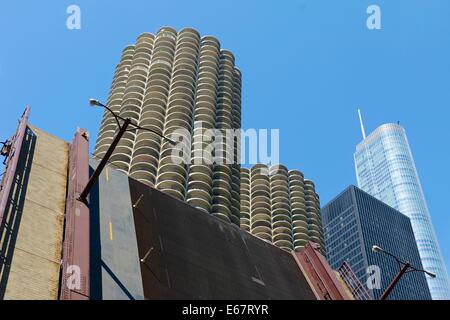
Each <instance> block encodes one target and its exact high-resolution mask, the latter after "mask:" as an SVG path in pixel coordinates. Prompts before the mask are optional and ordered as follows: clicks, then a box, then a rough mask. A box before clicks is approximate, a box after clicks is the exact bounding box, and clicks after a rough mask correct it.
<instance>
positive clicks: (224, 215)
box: [211, 204, 231, 222]
mask: <svg viewBox="0 0 450 320" xmlns="http://www.w3.org/2000/svg"><path fill="white" fill-rule="evenodd" d="M211 214H212V215H213V216H215V217H217V218H219V219H221V220H224V221H226V222H231V219H230V216H231V210H230V208H228V207H226V206H223V205H220V204H213V205H212V206H211Z"/></svg>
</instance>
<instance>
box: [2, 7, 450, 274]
mask: <svg viewBox="0 0 450 320" xmlns="http://www.w3.org/2000/svg"><path fill="white" fill-rule="evenodd" d="M119 2H121V3H122V4H119ZM70 4H76V5H78V6H80V8H81V30H68V29H67V28H66V18H67V16H68V15H67V14H66V9H67V7H68V6H69V5H70ZM370 4H377V5H379V6H380V7H381V10H382V30H375V31H370V30H368V29H367V28H366V18H367V14H366V8H367V7H368V5H370ZM449 15H450V1H448V0H440V1H439V0H429V1H423V0H404V1H400V0H396V1H392V0H390V1H382V0H370V1H367V0H341V1H337V0H328V1H325V0H308V1H300V0H295V1H261V0H258V1H255V0H252V1H249V0H245V1H242V0H241V1H231V0H227V1H212V0H207V1H206V0H205V1H133V0H127V1H106V0H104V1H92V0H89V1H87V0H83V1H81V0H73V1H62V0H60V1H50V0H47V1H7V2H6V1H5V2H3V3H2V5H1V6H0V101H1V102H0V108H1V109H0V110H1V113H0V117H1V120H2V122H1V125H0V138H2V139H4V138H6V137H8V136H10V135H11V134H12V133H13V132H14V130H15V127H16V119H17V118H18V117H19V116H20V114H21V112H22V111H23V109H24V107H25V105H26V104H29V105H30V106H31V107H32V116H31V121H32V123H34V124H35V125H37V126H39V127H41V128H42V129H45V130H46V131H48V132H51V133H53V134H55V135H57V136H59V137H61V138H64V139H66V140H69V139H71V136H72V134H73V133H74V131H75V129H76V127H77V126H80V127H84V128H86V129H88V130H89V131H90V132H91V135H92V137H93V139H92V140H93V141H95V137H96V135H97V131H98V124H99V121H100V117H101V111H100V110H95V109H92V108H89V107H88V105H87V100H88V98H90V97H98V98H100V99H102V100H103V101H106V98H107V94H108V90H109V86H110V83H111V79H112V75H113V71H114V67H115V65H116V63H117V62H118V59H119V56H120V53H121V49H122V48H123V47H125V46H126V45H128V44H130V43H133V42H134V40H135V38H136V37H137V36H138V35H139V34H140V33H142V32H145V31H148V32H156V31H157V30H158V29H159V28H160V27H161V26H165V25H169V26H173V27H175V28H176V29H180V28H182V27H187V26H190V27H194V28H196V29H198V30H199V31H200V32H201V34H202V35H205V34H212V35H214V36H216V37H217V38H218V39H220V41H221V43H222V46H223V47H224V48H227V49H229V50H231V51H232V52H234V54H235V56H236V63H237V66H238V67H239V68H240V69H241V71H242V73H243V127H245V128H279V129H280V130H281V131H280V138H281V162H282V163H284V164H286V165H288V166H289V167H290V168H298V169H300V170H302V171H303V172H304V173H305V175H306V176H307V177H308V178H310V179H313V180H314V181H315V182H316V184H317V188H318V192H319V193H320V195H321V199H322V203H323V204H325V203H326V202H327V201H328V200H330V199H331V198H332V197H333V196H335V195H336V194H338V193H339V192H340V191H342V190H343V189H344V188H345V187H346V186H348V185H349V184H356V178H355V173H354V167H353V152H354V149H355V145H356V144H357V143H358V142H359V141H360V139H361V134H360V130H359V123H358V117H357V113H356V109H357V107H358V106H359V107H361V109H362V111H363V115H364V118H365V122H366V129H367V131H372V130H373V129H375V128H376V127H377V126H378V125H380V124H382V123H385V122H396V121H398V120H399V121H401V124H402V125H403V126H404V127H405V128H406V130H407V133H408V137H409V140H410V143H411V147H412V151H413V154H414V157H415V160H416V165H417V167H418V171H419V174H420V177H421V180H422V185H423V188H424V191H425V195H426V198H427V200H428V205H429V207H430V211H431V215H432V219H433V222H434V226H435V228H436V231H437V234H438V239H439V241H440V244H441V249H442V251H443V254H444V257H445V259H446V262H447V266H448V268H449V269H450V232H449V231H450V209H449V205H448V201H449V195H450V184H449V181H450V171H449V164H450V148H449V138H450V134H449V130H450V129H449V128H450V127H449V125H448V121H449V119H450V89H449V88H450V87H449V85H450V79H449V77H450V41H449V39H450V38H449V36H450V19H449Z"/></svg>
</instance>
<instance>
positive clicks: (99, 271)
mask: <svg viewBox="0 0 450 320" xmlns="http://www.w3.org/2000/svg"><path fill="white" fill-rule="evenodd" d="M90 163H91V168H96V167H97V166H98V163H99V161H97V160H94V159H91V160H90ZM89 198H90V200H89V202H90V210H91V212H90V214H91V222H92V224H91V232H92V233H91V236H92V238H91V258H92V263H91V277H93V278H92V282H91V284H92V286H91V288H92V299H103V300H143V299H144V293H143V288H142V278H141V265H140V262H139V254H138V248H137V243H136V234H135V225H134V218H133V210H132V203H131V197H130V187H129V185H128V176H127V175H126V174H124V173H123V172H120V171H118V170H115V169H113V168H112V167H111V166H106V167H105V169H104V170H103V171H102V173H101V174H100V176H99V178H98V181H97V183H96V184H94V185H93V189H92V191H91V193H90V197H89Z"/></svg>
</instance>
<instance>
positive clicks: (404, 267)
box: [372, 245, 436, 300]
mask: <svg viewBox="0 0 450 320" xmlns="http://www.w3.org/2000/svg"><path fill="white" fill-rule="evenodd" d="M372 251H373V252H375V253H384V254H386V255H388V256H390V257H392V258H394V259H395V261H397V263H398V266H399V268H400V271H399V272H398V273H397V275H396V276H395V278H394V279H392V281H391V283H390V284H389V286H388V287H387V288H386V290H385V291H384V292H383V294H382V295H381V297H380V300H386V298H387V297H388V296H389V294H390V293H391V291H392V289H394V287H395V286H396V284H397V283H398V282H399V281H400V279H401V278H402V276H403V275H404V274H405V273H408V272H414V271H418V272H423V273H425V274H427V275H429V276H430V277H432V278H436V274H434V273H432V272H429V271H426V270H422V269H417V268H416V267H413V266H412V265H411V263H409V262H407V261H406V262H405V261H402V260H401V259H400V258H398V257H397V256H395V255H393V254H392V253H390V252H389V251H386V250H384V249H382V248H381V247H379V246H377V245H374V246H372Z"/></svg>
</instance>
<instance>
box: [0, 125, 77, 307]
mask: <svg viewBox="0 0 450 320" xmlns="http://www.w3.org/2000/svg"><path fill="white" fill-rule="evenodd" d="M67 163H68V144H67V143H66V142H64V141H63V140H60V139H58V138H56V137H53V136H52V135H49V134H47V133H45V132H43V131H42V130H40V129H37V128H35V127H32V126H29V130H28V132H27V134H26V137H25V140H24V144H23V146H22V150H21V156H20V159H19V164H18V168H17V171H16V175H17V180H16V183H15V185H14V186H13V189H12V191H11V201H10V203H9V204H8V207H7V215H6V216H5V219H4V220H3V223H2V227H1V241H0V248H1V255H2V256H3V264H2V265H1V269H0V298H3V299H40V300H45V299H57V298H58V288H59V274H60V262H61V247H62V236H63V224H64V208H65V195H66V181H67Z"/></svg>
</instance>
